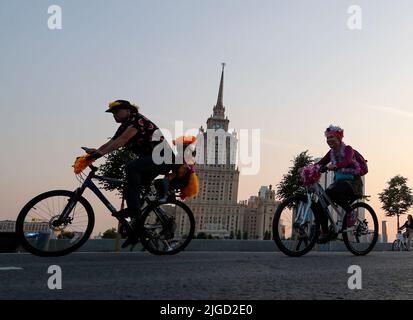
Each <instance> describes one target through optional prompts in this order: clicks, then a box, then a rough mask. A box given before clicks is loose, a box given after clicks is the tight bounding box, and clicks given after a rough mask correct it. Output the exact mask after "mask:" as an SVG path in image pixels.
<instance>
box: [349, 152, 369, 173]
mask: <svg viewBox="0 0 413 320" xmlns="http://www.w3.org/2000/svg"><path fill="white" fill-rule="evenodd" d="M353 150H354V158H355V159H356V161H357V162H358V164H359V166H360V176H364V175H365V174H366V173H367V172H369V168H368V166H367V160H366V159H364V157H363V156H362V155H361V154H360V152H358V151H357V150H355V149H353Z"/></svg>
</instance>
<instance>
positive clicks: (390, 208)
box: [379, 175, 413, 229]
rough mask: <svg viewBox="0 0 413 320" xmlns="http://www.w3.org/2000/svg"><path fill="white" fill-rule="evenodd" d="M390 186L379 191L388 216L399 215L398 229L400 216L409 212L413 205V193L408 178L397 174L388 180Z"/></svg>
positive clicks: (383, 207)
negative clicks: (408, 184)
mask: <svg viewBox="0 0 413 320" xmlns="http://www.w3.org/2000/svg"><path fill="white" fill-rule="evenodd" d="M387 184H388V187H387V188H386V189H384V190H383V192H381V193H379V199H380V202H381V203H382V207H381V208H382V209H383V210H384V212H385V214H386V216H388V217H392V216H397V229H399V227H400V223H399V216H400V215H402V214H405V213H407V211H408V210H409V208H410V207H411V206H412V205H413V195H412V191H411V189H410V188H409V187H408V186H407V178H405V177H403V176H400V175H397V176H395V177H393V178H391V179H390V181H388V182H387Z"/></svg>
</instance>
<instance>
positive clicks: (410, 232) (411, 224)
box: [399, 214, 413, 250]
mask: <svg viewBox="0 0 413 320" xmlns="http://www.w3.org/2000/svg"><path fill="white" fill-rule="evenodd" d="M403 229H406V231H405V232H403V236H404V237H406V238H407V250H410V240H411V239H412V237H413V216H412V215H411V214H409V215H408V216H407V221H406V222H405V223H404V225H402V226H401V227H399V230H403Z"/></svg>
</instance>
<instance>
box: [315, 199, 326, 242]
mask: <svg viewBox="0 0 413 320" xmlns="http://www.w3.org/2000/svg"><path fill="white" fill-rule="evenodd" d="M311 210H313V212H314V214H316V215H317V216H318V219H319V220H320V225H321V233H322V234H328V217H327V215H326V214H325V212H324V210H323V207H322V206H321V204H320V202H313V204H312V205H311Z"/></svg>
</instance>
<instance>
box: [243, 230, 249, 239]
mask: <svg viewBox="0 0 413 320" xmlns="http://www.w3.org/2000/svg"><path fill="white" fill-rule="evenodd" d="M242 239H244V240H248V231H244V234H243V235H242Z"/></svg>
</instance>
